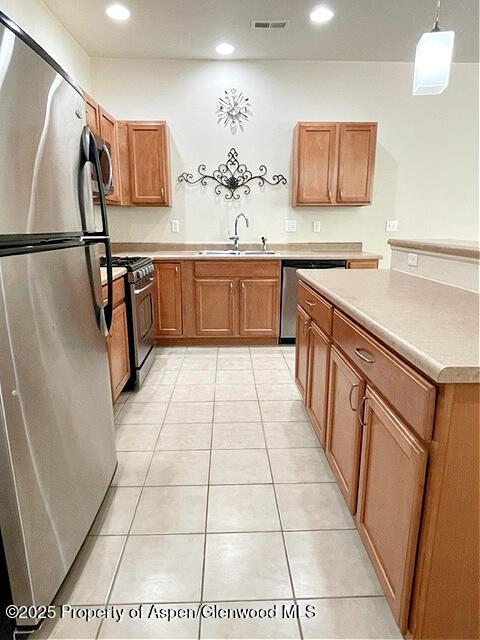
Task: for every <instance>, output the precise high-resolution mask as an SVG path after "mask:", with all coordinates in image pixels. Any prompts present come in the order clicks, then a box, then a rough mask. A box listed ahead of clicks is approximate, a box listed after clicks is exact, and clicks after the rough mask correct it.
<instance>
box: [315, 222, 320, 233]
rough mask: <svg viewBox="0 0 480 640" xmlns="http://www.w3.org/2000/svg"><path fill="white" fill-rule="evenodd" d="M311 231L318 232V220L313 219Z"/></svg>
mask: <svg viewBox="0 0 480 640" xmlns="http://www.w3.org/2000/svg"><path fill="white" fill-rule="evenodd" d="M313 232H314V233H320V220H314V221H313Z"/></svg>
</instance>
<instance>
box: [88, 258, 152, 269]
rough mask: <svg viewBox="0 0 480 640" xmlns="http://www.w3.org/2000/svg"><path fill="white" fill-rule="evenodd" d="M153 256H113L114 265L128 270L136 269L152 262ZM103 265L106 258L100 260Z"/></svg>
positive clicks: (103, 265)
mask: <svg viewBox="0 0 480 640" xmlns="http://www.w3.org/2000/svg"><path fill="white" fill-rule="evenodd" d="M151 261H152V260H151V258H147V257H142V256H112V266H114V267H124V268H125V269H126V270H127V271H135V270H136V269H139V268H140V267H143V266H145V265H147V264H150V263H151ZM100 264H101V266H102V267H105V266H106V264H105V258H104V257H102V258H101V262H100Z"/></svg>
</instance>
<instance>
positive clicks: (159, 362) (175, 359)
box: [151, 355, 184, 371]
mask: <svg viewBox="0 0 480 640" xmlns="http://www.w3.org/2000/svg"><path fill="white" fill-rule="evenodd" d="M183 360H184V358H183V355H182V356H170V357H169V358H155V360H154V361H153V363H152V368H151V371H175V370H178V369H180V367H181V366H182V364H183Z"/></svg>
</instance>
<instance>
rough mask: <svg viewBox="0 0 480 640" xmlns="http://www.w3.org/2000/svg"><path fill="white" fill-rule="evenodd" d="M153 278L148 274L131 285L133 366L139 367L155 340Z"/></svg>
mask: <svg viewBox="0 0 480 640" xmlns="http://www.w3.org/2000/svg"><path fill="white" fill-rule="evenodd" d="M154 291H155V278H154V277H153V276H152V275H151V274H149V275H148V276H146V277H145V278H142V279H141V280H138V282H136V283H135V284H134V285H132V293H133V295H132V298H133V300H132V306H133V315H134V321H133V333H134V341H135V368H136V369H139V368H140V367H141V366H142V363H143V361H144V360H145V358H146V357H147V356H148V354H149V353H150V351H151V349H152V347H153V345H154V342H155V311H154V309H155V307H154Z"/></svg>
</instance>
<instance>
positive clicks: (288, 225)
mask: <svg viewBox="0 0 480 640" xmlns="http://www.w3.org/2000/svg"><path fill="white" fill-rule="evenodd" d="M296 230H297V221H296V220H285V231H287V233H292V232H294V231H296Z"/></svg>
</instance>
